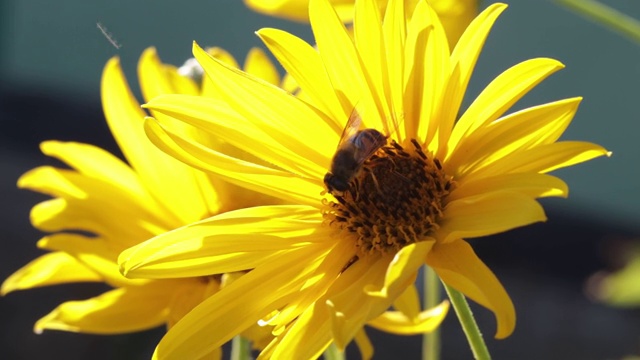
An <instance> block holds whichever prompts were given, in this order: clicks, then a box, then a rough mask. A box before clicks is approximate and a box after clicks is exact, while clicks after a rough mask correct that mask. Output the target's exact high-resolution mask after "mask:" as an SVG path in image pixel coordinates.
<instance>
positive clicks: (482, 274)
mask: <svg viewBox="0 0 640 360" xmlns="http://www.w3.org/2000/svg"><path fill="white" fill-rule="evenodd" d="M427 264H428V265H429V266H431V267H432V268H433V269H434V270H435V271H436V273H437V274H438V276H440V279H442V281H444V282H445V283H446V284H447V285H449V286H451V287H453V288H454V289H456V290H458V291H460V292H462V293H463V294H465V295H466V296H468V297H469V298H470V299H472V300H473V301H475V302H477V303H478V304H480V305H482V306H484V307H486V308H487V309H489V310H491V311H493V313H494V314H495V316H496V321H497V323H498V326H497V327H498V329H497V331H496V339H504V338H506V337H507V336H509V335H511V333H512V332H513V330H514V328H515V326H516V313H515V308H514V307H513V303H512V302H511V298H509V294H507V292H506V291H505V289H504V287H502V284H500V281H499V280H498V279H497V278H496V276H495V275H494V274H493V272H491V270H490V269H489V268H488V267H487V266H486V265H485V264H484V263H483V262H482V260H480V259H479V258H478V256H477V255H476V254H475V252H474V251H473V249H472V248H471V246H469V244H467V242H466V241H464V240H457V241H453V242H448V243H440V242H439V243H437V244H436V245H435V246H434V247H433V249H432V250H431V252H429V254H428V255H427Z"/></svg>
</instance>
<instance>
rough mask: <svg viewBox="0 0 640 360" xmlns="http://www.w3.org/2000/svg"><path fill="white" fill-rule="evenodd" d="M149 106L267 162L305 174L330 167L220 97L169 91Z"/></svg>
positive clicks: (318, 175)
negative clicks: (243, 115) (253, 121)
mask: <svg viewBox="0 0 640 360" xmlns="http://www.w3.org/2000/svg"><path fill="white" fill-rule="evenodd" d="M145 108H149V109H153V110H154V111H155V112H156V113H161V114H164V115H168V116H169V117H179V118H180V119H182V121H184V122H185V123H187V124H190V125H193V126H195V127H198V128H199V129H202V130H204V131H206V132H208V133H211V134H212V135H216V136H219V137H220V138H223V139H224V140H225V142H228V143H230V144H231V145H233V146H235V147H237V148H238V149H240V150H243V151H246V152H247V153H250V154H253V155H255V156H256V159H262V160H264V163H265V165H268V164H274V165H276V166H278V167H281V168H283V169H284V170H287V171H290V172H293V173H296V174H299V175H301V176H305V177H315V178H322V177H323V176H324V174H325V173H326V171H327V166H328V162H327V166H321V165H319V164H316V163H313V162H310V161H309V159H307V158H305V157H303V156H301V155H300V154H299V153H298V152H296V151H294V149H296V148H295V147H291V146H287V144H288V143H290V142H291V141H289V140H283V139H274V138H272V137H271V136H270V135H269V134H268V133H266V132H264V131H263V130H261V129H260V128H258V127H256V126H255V125H254V124H252V123H251V122H250V121H248V120H247V119H245V118H243V117H241V116H240V115H239V114H238V113H236V112H235V111H233V110H232V109H230V108H229V106H228V105H227V104H226V103H224V102H221V101H219V100H214V99H209V98H205V97H202V96H182V95H169V96H160V97H156V98H154V99H153V100H152V101H150V102H149V103H148V104H146V105H145ZM165 118H166V116H165ZM160 123H161V124H162V125H163V127H165V128H170V129H171V132H173V133H176V134H181V133H180V131H175V128H174V127H172V126H170V125H169V126H167V124H165V123H164V122H162V121H160ZM187 138H188V137H187ZM194 140H195V139H194ZM203 145H204V144H203Z"/></svg>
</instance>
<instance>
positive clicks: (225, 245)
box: [119, 0, 608, 359]
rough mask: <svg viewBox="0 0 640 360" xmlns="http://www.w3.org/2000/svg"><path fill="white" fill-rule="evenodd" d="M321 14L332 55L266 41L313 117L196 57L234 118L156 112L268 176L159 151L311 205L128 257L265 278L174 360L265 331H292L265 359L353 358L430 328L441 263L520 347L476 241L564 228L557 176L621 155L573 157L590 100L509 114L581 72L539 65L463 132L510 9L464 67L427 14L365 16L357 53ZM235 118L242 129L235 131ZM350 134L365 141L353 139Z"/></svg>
mask: <svg viewBox="0 0 640 360" xmlns="http://www.w3.org/2000/svg"><path fill="white" fill-rule="evenodd" d="M309 6H310V10H309V13H310V21H311V25H312V28H313V31H314V35H315V40H316V43H317V50H316V49H314V47H312V46H311V45H309V44H307V43H306V42H304V41H303V40H301V39H299V38H297V37H295V36H293V35H291V34H289V33H286V32H283V31H279V30H275V29H263V30H260V31H259V32H258V35H259V36H260V37H261V39H262V40H263V41H264V43H265V44H266V45H267V46H268V47H269V49H270V50H271V52H272V53H273V54H274V56H275V57H276V58H277V59H278V60H279V61H280V63H281V64H282V65H283V67H284V68H285V69H286V70H287V72H288V73H289V74H290V75H291V76H292V77H293V78H294V79H295V80H296V82H297V83H298V84H299V86H300V88H301V89H302V91H303V92H304V93H305V94H306V95H307V97H308V99H309V100H308V101H302V100H301V99H299V98H297V97H294V96H292V95H290V94H289V93H287V92H285V91H282V90H281V89H279V88H277V87H275V86H272V85H270V84H267V83H265V82H263V81H261V80H259V79H256V78H255V77H252V76H251V75H249V74H246V73H243V72H241V71H239V70H237V69H234V68H232V67H229V66H226V65H224V64H223V63H221V62H219V61H217V60H215V59H214V58H212V57H211V56H209V55H208V54H207V53H206V52H204V51H203V50H202V49H200V48H199V47H198V46H197V45H194V55H195V57H196V59H198V61H199V62H200V64H201V65H202V67H203V68H204V70H205V72H206V74H207V76H209V77H210V78H211V79H215V80H216V82H215V85H216V86H218V87H219V89H221V90H224V91H221V94H222V96H223V99H224V100H225V102H224V103H223V104H221V103H218V102H212V101H209V100H207V99H203V98H201V97H194V96H184V95H182V96H180V95H167V96H160V97H157V98H154V99H153V100H152V101H151V102H149V103H148V104H147V105H146V107H148V108H149V109H153V110H154V111H155V112H156V113H162V114H165V115H166V116H170V117H172V118H175V119H178V120H180V121H182V122H184V123H186V124H189V125H193V126H196V127H199V128H200V129H201V130H202V131H203V132H207V133H216V134H219V135H220V136H221V137H223V138H224V139H226V140H227V141H228V142H229V143H231V144H233V145H235V146H237V147H239V148H241V149H243V150H245V151H247V152H249V153H251V154H253V155H254V156H256V157H260V158H261V159H263V160H264V163H266V164H267V165H265V164H256V163H253V162H250V161H245V160H242V159H238V158H234V157H233V156H229V154H224V153H220V152H217V151H215V150H212V149H209V148H207V147H206V146H204V145H203V144H200V143H199V142H198V141H196V140H195V139H194V138H193V137H189V136H184V135H182V134H180V133H179V132H177V131H176V130H175V127H174V125H173V124H172V123H170V122H167V121H163V119H157V120H153V119H149V120H148V121H146V122H145V127H146V130H147V134H148V135H149V136H150V138H151V139H152V141H153V142H154V143H155V144H156V145H158V146H159V147H160V148H162V149H163V150H164V151H166V152H167V153H169V154H171V155H172V156H174V157H176V158H178V159H180V160H182V161H185V162H187V163H189V164H191V165H193V166H195V167H197V168H200V169H202V170H206V171H210V172H212V173H215V174H217V175H218V176H220V177H222V178H225V179H227V180H228V181H230V182H232V183H234V184H237V185H238V186H242V187H245V188H247V189H251V190H254V191H256V192H261V193H264V194H268V195H270V196H274V197H277V198H280V199H283V200H284V201H286V202H287V203H293V204H294V205H286V206H285V205H279V206H260V207H254V208H247V209H241V210H237V211H233V212H227V213H225V214H222V215H219V216H215V217H212V218H210V219H207V220H204V221H201V222H199V223H195V224H192V225H189V226H186V227H183V228H180V229H177V230H174V231H172V232H169V233H167V234H163V235H160V236H158V237H156V238H154V239H151V240H149V241H146V242H144V243H142V244H140V245H138V246H135V247H133V248H131V249H128V250H126V251H124V252H123V253H122V254H121V255H120V259H119V261H120V263H121V270H122V271H123V273H124V274H125V275H126V276H127V277H130V278H176V277H197V276H201V275H204V274H210V273H221V272H232V271H239V270H245V269H253V270H252V271H250V272H249V273H248V274H246V275H244V276H243V277H242V278H240V279H239V280H237V281H236V282H234V283H233V284H231V285H229V286H227V287H226V288H224V289H223V290H221V291H219V292H218V293H217V294H216V295H214V296H212V297H210V298H209V299H207V300H205V301H204V302H202V303H201V304H200V305H198V306H197V307H196V308H194V309H193V310H192V311H191V312H190V313H189V314H188V315H187V316H185V317H184V318H183V319H182V321H181V322H180V323H178V324H177V325H176V326H175V327H173V328H172V329H171V330H170V331H169V332H168V333H167V334H166V335H165V337H164V339H163V340H162V341H161V342H160V344H159V345H158V347H157V349H156V357H158V358H163V359H164V358H169V359H172V358H176V359H177V358H197V357H199V356H202V355H203V354H205V353H207V352H208V351H209V349H211V348H215V347H217V346H220V344H222V343H224V342H226V341H227V340H228V339H230V338H231V337H232V336H234V334H236V333H237V332H239V331H241V330H242V329H244V328H246V327H248V326H250V325H251V324H253V323H254V322H255V321H257V320H260V321H261V322H262V323H263V324H269V325H272V326H274V330H273V334H274V336H275V338H274V340H273V341H272V342H271V344H270V345H269V346H268V347H267V348H266V349H265V350H264V351H263V352H262V356H263V357H265V358H269V357H272V358H276V359H301V358H314V357H316V356H318V355H319V354H320V353H321V352H322V351H323V350H324V349H325V348H326V347H327V346H328V345H329V344H331V343H332V342H334V343H335V344H336V345H337V346H338V347H339V348H343V347H344V346H345V345H346V344H347V343H348V342H349V341H350V340H351V339H353V338H354V337H355V336H359V334H361V329H362V327H363V325H364V324H365V323H366V322H368V321H370V320H372V319H377V317H378V316H379V315H380V314H382V313H383V312H384V311H385V309H387V308H389V307H390V306H391V305H392V304H393V306H394V307H396V308H397V309H398V310H400V312H401V313H403V314H404V315H405V316H406V317H407V318H408V319H410V320H412V319H414V317H415V314H417V313H418V312H419V309H418V306H417V295H416V294H415V289H414V287H413V286H412V284H413V282H414V280H415V278H416V273H417V271H418V269H419V268H420V267H421V266H422V265H423V264H425V263H426V264H427V265H428V266H430V267H431V268H433V269H434V270H435V271H436V272H437V274H438V275H439V277H440V278H441V279H442V281H443V282H444V283H445V284H447V285H448V286H450V287H452V288H454V289H456V290H458V291H460V292H462V293H463V294H465V295H466V296H467V297H469V298H470V299H472V300H474V301H475V302H477V303H479V304H480V305H482V306H484V307H485V308H487V309H489V310H491V311H492V312H493V313H494V314H495V317H496V321H497V330H496V334H495V336H496V338H505V337H507V336H509V335H510V334H511V333H512V332H513V330H514V328H515V322H516V315H515V310H514V306H513V304H512V302H511V299H510V298H509V295H508V294H507V292H506V291H505V289H504V288H503V286H502V285H501V283H500V282H499V280H498V279H497V278H496V277H495V275H494V274H493V273H492V272H491V270H490V269H489V268H488V267H487V266H486V265H485V264H484V263H483V262H482V261H481V260H480V259H479V258H478V257H477V256H476V254H475V253H474V251H473V249H472V248H471V246H470V245H469V244H468V243H467V242H466V241H465V240H464V239H465V238H474V237H481V236H486V235H490V234H495V233H499V232H503V231H507V230H510V229H513V228H516V227H520V226H524V225H528V224H531V223H535V222H538V221H544V220H546V217H545V213H544V210H543V209H542V207H541V206H540V204H539V203H538V202H537V201H536V199H537V198H540V197H549V196H558V197H565V196H567V192H568V189H567V185H566V184H565V183H564V182H563V181H562V180H560V179H559V178H557V177H554V176H552V175H548V174H547V173H548V172H550V171H552V170H555V169H558V168H562V167H566V166H571V165H574V164H577V163H581V162H584V161H587V160H590V159H593V158H595V157H599V156H603V155H608V152H607V151H606V150H605V149H604V148H602V147H601V146H598V145H595V144H592V143H588V142H577V141H558V139H559V137H560V136H561V135H562V133H563V132H564V130H565V129H566V127H567V126H568V125H569V123H570V122H571V120H572V118H573V116H574V114H575V113H576V111H577V108H578V104H579V102H580V100H581V99H580V98H570V99H565V100H559V101H555V102H551V103H547V104H543V105H539V106H535V107H531V108H527V109H524V110H520V111H518V112H515V113H512V114H509V115H504V114H505V112H506V111H507V110H508V109H509V108H510V107H511V106H512V105H513V104H514V103H515V102H516V101H518V100H519V99H520V98H521V97H522V96H524V95H525V94H526V93H527V92H528V91H529V90H530V89H532V88H533V87H535V86H536V85H537V84H538V83H540V82H541V81H542V80H543V79H545V78H546V77H547V76H549V75H550V74H552V73H554V72H555V71H557V70H559V69H561V68H562V67H563V65H562V64H561V63H559V62H558V61H556V60H553V59H549V58H537V59H532V60H528V61H524V62H522V63H519V64H517V65H515V66H513V67H511V68H509V69H508V70H506V71H505V72H503V73H502V74H500V75H499V76H498V77H497V78H495V79H494V80H493V81H492V82H491V83H490V84H488V85H487V86H486V88H485V89H484V90H483V91H482V92H481V93H480V94H479V95H478V97H477V98H476V99H475V100H474V101H473V102H472V103H471V105H469V107H468V108H467V109H466V110H465V111H464V112H463V113H462V115H461V116H460V118H459V119H457V115H458V113H459V110H460V104H461V102H462V99H463V96H464V93H465V90H466V87H467V84H468V81H469V79H470V77H471V74H472V72H473V68H474V65H475V63H476V60H477V58H478V56H479V54H480V51H481V48H482V46H483V44H484V41H485V39H486V37H487V35H488V33H489V31H490V29H491V27H492V25H493V23H494V22H495V20H496V19H497V17H498V16H499V15H500V13H502V11H503V10H504V9H505V8H506V5H504V4H494V5H491V6H489V7H488V8H487V9H486V10H485V11H483V12H482V13H481V14H480V15H479V16H478V17H476V18H475V19H474V20H473V21H472V23H471V24H470V25H469V27H468V28H467V30H466V31H465V32H464V34H463V35H462V36H461V38H460V40H459V41H458V43H457V45H456V47H455V48H454V49H453V51H450V49H449V46H448V42H447V38H446V34H445V31H444V29H443V27H442V24H441V22H440V19H439V18H438V16H437V14H436V13H435V11H434V10H433V9H432V8H431V7H430V5H429V4H428V3H427V2H426V1H419V2H418V3H417V4H416V5H415V7H405V3H404V2H403V1H400V0H396V1H390V2H389V5H388V6H387V9H386V12H385V14H384V18H381V17H380V13H379V11H378V7H377V4H376V2H375V1H374V0H361V1H357V2H356V4H355V21H354V31H355V40H352V39H351V37H350V36H349V33H348V31H347V29H346V28H345V27H344V25H343V23H342V22H341V20H340V18H339V17H338V15H337V13H336V11H335V10H334V8H333V7H332V6H331V4H330V3H329V1H328V0H311V1H310V4H309ZM228 107H230V108H232V109H233V110H234V111H235V112H237V114H239V115H240V116H236V117H233V118H231V119H230V120H224V118H225V116H228V114H227V110H226V109H228ZM354 109H355V110H354ZM347 121H349V123H351V124H353V123H356V124H357V123H358V122H359V121H362V124H361V126H360V127H355V128H351V127H349V126H347V128H346V129H345V123H347ZM343 130H345V132H344V133H343ZM341 134H346V136H343V138H342V141H341ZM337 144H340V145H339V147H338V149H337V150H336V145H337ZM327 174H329V176H327ZM336 177H337V179H336Z"/></svg>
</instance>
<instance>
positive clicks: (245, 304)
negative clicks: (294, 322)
mask: <svg viewBox="0 0 640 360" xmlns="http://www.w3.org/2000/svg"><path fill="white" fill-rule="evenodd" d="M332 246H333V243H329V242H327V243H319V244H314V245H313V246H307V247H304V248H300V249H295V250H291V251H289V252H286V253H284V254H283V255H282V256H280V257H279V258H278V259H274V261H272V262H268V263H265V264H264V265H263V266H259V267H257V268H255V269H254V270H252V271H250V272H248V273H247V274H246V275H244V276H242V277H240V278H239V279H238V280H236V281H234V282H233V283H232V284H230V285H229V286H226V287H225V288H223V289H222V290H220V291H219V292H218V293H216V294H215V295H213V296H211V297H209V298H208V299H206V300H204V301H203V302H202V303H201V304H200V305H198V306H196V307H195V308H194V309H193V310H192V311H191V312H189V313H188V314H187V315H186V316H185V317H184V318H182V320H181V321H180V322H178V323H177V324H176V325H175V326H174V327H173V328H171V329H170V330H169V331H168V332H167V334H166V335H165V336H164V338H163V339H162V340H161V341H160V343H159V344H158V347H157V348H156V352H155V354H154V356H155V357H156V358H161V359H169V360H170V359H198V358H201V357H202V356H203V355H204V354H206V353H207V352H208V351H210V349H213V348H216V347H219V346H222V344H224V343H225V342H227V341H229V340H230V339H231V338H232V337H233V336H235V335H236V334H238V333H240V332H241V331H242V330H244V329H246V328H247V327H249V326H251V325H253V324H255V323H256V322H257V321H258V320H259V319H261V318H263V317H265V316H266V315H267V314H269V313H270V312H271V311H272V310H273V309H276V308H279V307H281V306H283V305H284V304H286V303H287V302H289V301H290V300H292V299H294V298H295V296H296V294H297V290H298V289H299V287H300V286H301V285H302V284H303V283H304V282H305V280H306V279H307V278H308V276H309V275H310V274H311V273H312V272H313V270H314V268H315V266H317V265H318V263H319V261H318V260H319V259H322V258H323V257H324V256H325V254H326V252H327V251H328V250H330V249H331V247H332Z"/></svg>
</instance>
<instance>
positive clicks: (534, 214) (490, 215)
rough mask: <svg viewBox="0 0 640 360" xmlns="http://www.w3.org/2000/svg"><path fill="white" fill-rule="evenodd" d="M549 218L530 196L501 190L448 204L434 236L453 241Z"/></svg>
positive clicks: (443, 240)
mask: <svg viewBox="0 0 640 360" xmlns="http://www.w3.org/2000/svg"><path fill="white" fill-rule="evenodd" d="M546 219H547V217H546V216H545V214H544V210H543V209H542V206H540V204H539V203H538V202H537V201H535V200H534V199H532V198H531V197H529V196H526V195H524V194H521V193H517V192H513V191H503V190H498V191H493V192H490V193H483V194H479V195H476V196H471V197H467V198H462V199H459V200H455V201H452V202H450V203H449V204H447V206H446V207H445V209H444V215H443V219H442V221H441V227H440V228H439V229H437V230H436V232H435V235H434V237H435V238H437V239H438V240H439V242H440V241H442V242H451V241H455V240H457V239H460V238H463V237H480V236H486V235H492V234H497V233H500V232H504V231H507V230H511V229H514V228H516V227H520V226H524V225H529V224H532V223H535V222H538V221H545V220H546Z"/></svg>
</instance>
